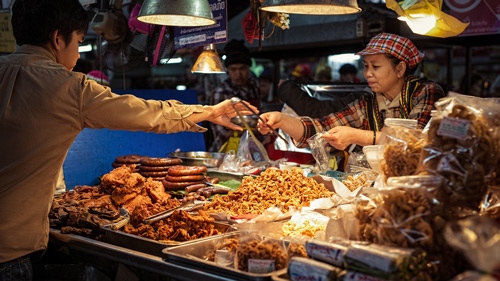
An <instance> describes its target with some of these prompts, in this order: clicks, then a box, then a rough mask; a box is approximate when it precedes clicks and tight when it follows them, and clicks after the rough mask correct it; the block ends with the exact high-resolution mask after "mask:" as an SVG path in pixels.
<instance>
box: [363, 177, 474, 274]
mask: <svg viewBox="0 0 500 281" xmlns="http://www.w3.org/2000/svg"><path fill="white" fill-rule="evenodd" d="M442 180H443V179H442V178H441V177H437V176H429V175H427V176H405V177H392V178H389V180H388V182H387V185H388V187H387V188H385V189H381V190H379V191H372V193H371V194H368V196H369V198H364V199H362V200H361V199H360V200H359V201H358V202H355V205H354V206H355V217H356V218H357V220H358V222H359V227H358V229H359V237H360V238H359V239H360V240H363V241H369V242H373V243H376V244H379V245H385V246H395V247H410V248H421V249H423V250H425V251H426V252H427V253H428V256H429V260H430V261H431V262H432V263H431V264H430V265H432V266H431V268H430V269H429V274H431V276H433V279H440V280H445V279H447V278H450V277H451V276H453V275H455V274H456V273H457V270H458V269H459V268H460V267H461V266H462V265H463V263H464V260H463V259H460V258H454V259H449V257H450V256H454V255H455V254H456V252H455V251H454V250H453V249H452V248H451V247H449V245H448V244H447V243H446V241H445V240H444V237H443V234H442V233H443V228H444V226H445V225H446V222H448V221H451V220H454V219H456V218H457V217H459V216H458V214H457V213H456V212H455V211H454V209H451V208H448V207H447V205H444V204H442V203H441V202H439V201H437V200H436V198H435V197H434V194H435V193H436V190H439V189H441V188H442ZM467 214H468V213H467ZM461 215H462V213H461Z"/></svg>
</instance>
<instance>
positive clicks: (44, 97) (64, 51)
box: [0, 0, 251, 280]
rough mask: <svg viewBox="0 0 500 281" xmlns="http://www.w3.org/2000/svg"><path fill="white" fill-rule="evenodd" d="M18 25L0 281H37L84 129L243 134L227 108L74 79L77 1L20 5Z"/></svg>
mask: <svg viewBox="0 0 500 281" xmlns="http://www.w3.org/2000/svg"><path fill="white" fill-rule="evenodd" d="M12 26H13V30H14V36H15V38H16V43H17V45H18V46H19V47H18V49H17V50H16V51H15V52H14V53H13V54H10V55H7V56H2V57H0V135H1V138H0V155H1V156H0V280H30V279H31V278H32V277H31V272H32V270H31V263H30V260H29V257H30V254H32V253H34V252H37V251H43V250H44V249H45V248H46V247H47V243H48V234H49V220H48V213H49V209H50V205H51V202H52V199H53V196H54V192H55V187H56V181H57V178H58V173H59V169H60V168H61V166H62V164H63V162H64V158H65V156H66V153H67V152H68V149H69V148H70V146H71V144H72V143H73V141H74V140H75V138H76V136H77V135H78V134H79V133H80V131H82V130H83V129H84V128H94V129H98V128H108V129H116V130H130V131H145V132H155V133H175V132H180V131H192V132H204V131H205V130H206V129H205V128H202V127H200V126H198V125H196V123H198V122H201V121H204V120H208V121H210V122H213V123H216V124H220V125H224V126H227V127H229V128H231V129H236V130H238V129H239V130H241V129H242V128H241V127H238V126H235V125H234V124H232V123H231V122H230V118H231V117H234V116H235V115H236V113H235V112H234V109H233V108H232V105H231V102H230V101H229V100H226V101H223V102H221V103H219V104H217V105H214V106H202V105H184V104H182V103H180V102H178V101H175V100H169V101H156V100H143V99H140V98H137V97H135V96H132V95H122V96H121V95H116V94H114V93H112V92H111V89H110V88H108V87H104V86H101V85H99V84H98V83H96V82H95V81H92V80H88V79H87V77H86V76H85V74H83V73H78V72H73V71H71V70H72V69H73V67H74V66H75V64H76V61H77V60H78V58H79V53H78V45H79V43H81V42H82V41H83V37H84V35H85V31H86V30H87V27H88V17H87V12H86V11H85V10H84V9H83V7H82V6H81V4H80V3H79V1H78V0H17V1H15V2H14V4H13V7H12ZM238 107H239V109H240V110H242V112H243V113H244V114H247V115H248V114H251V112H249V111H248V110H246V109H245V108H244V107H243V106H240V105H238ZM3 274H7V275H3ZM2 275H3V276H2Z"/></svg>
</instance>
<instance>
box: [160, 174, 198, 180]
mask: <svg viewBox="0 0 500 281" xmlns="http://www.w3.org/2000/svg"><path fill="white" fill-rule="evenodd" d="M165 179H166V180H167V181H201V180H204V179H205V176H203V175H189V176H171V175H166V176H165Z"/></svg>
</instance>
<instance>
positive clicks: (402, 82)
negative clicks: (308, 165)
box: [258, 33, 444, 150]
mask: <svg viewBox="0 0 500 281" xmlns="http://www.w3.org/2000/svg"><path fill="white" fill-rule="evenodd" d="M357 54H358V55H363V56H364V58H363V64H364V73H363V75H364V77H365V79H366V81H367V83H368V85H369V87H370V88H371V90H372V91H373V92H372V93H371V95H366V96H364V97H362V98H360V99H357V100H355V101H353V102H351V103H350V104H348V105H347V106H346V107H345V108H343V109H342V110H340V111H338V112H333V113H331V114H329V115H327V116H324V117H322V118H315V119H313V118H310V117H292V116H289V115H286V114H283V113H281V112H268V113H264V114H262V115H261V117H262V119H263V121H264V122H265V123H267V125H269V126H271V127H273V128H275V129H278V128H279V129H281V130H283V131H284V132H285V133H287V134H289V135H290V137H291V138H292V139H293V140H294V142H295V145H296V146H297V147H305V146H306V145H307V142H306V141H307V139H309V138H310V137H312V136H313V135H315V134H316V133H318V132H324V131H328V134H325V135H324V136H323V137H324V138H326V139H327V140H328V143H329V144H330V145H331V146H333V147H335V148H336V149H339V150H344V149H346V147H348V146H349V145H350V144H356V145H360V146H365V145H372V144H376V143H377V138H378V137H379V134H378V133H377V132H379V131H380V130H381V129H382V127H383V126H384V120H385V118H405V119H416V120H417V121H418V126H417V128H423V127H424V126H425V125H426V124H427V122H429V119H430V117H431V110H433V109H434V102H435V101H437V100H438V99H440V98H441V97H443V96H444V92H443V89H442V88H441V87H440V86H439V85H438V84H436V83H434V82H432V81H428V80H425V79H422V78H417V77H415V76H413V75H412V73H414V71H415V69H416V66H417V64H418V63H420V62H421V61H422V59H423V53H421V52H419V51H418V49H417V48H416V47H415V45H414V44H413V42H411V41H410V40H409V39H407V38H405V37H401V36H399V35H395V34H390V33H380V34H378V35H376V36H375V37H373V38H372V39H371V40H370V42H369V43H368V45H367V46H366V48H365V49H364V50H362V51H360V52H358V53H357ZM258 127H259V131H260V132H261V133H262V134H267V133H269V131H270V129H269V128H268V127H267V126H265V124H264V123H263V122H261V121H259V125H258Z"/></svg>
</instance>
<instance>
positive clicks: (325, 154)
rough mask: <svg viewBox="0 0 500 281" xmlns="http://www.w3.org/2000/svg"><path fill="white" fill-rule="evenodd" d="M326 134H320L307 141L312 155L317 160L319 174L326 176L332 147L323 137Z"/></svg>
mask: <svg viewBox="0 0 500 281" xmlns="http://www.w3.org/2000/svg"><path fill="white" fill-rule="evenodd" d="M324 134H325V132H320V133H317V134H315V135H314V136H312V137H311V138H309V139H308V140H307V143H308V144H309V148H310V149H311V154H312V156H313V157H314V159H315V160H316V164H317V166H318V169H319V174H325V173H326V171H327V170H328V161H329V160H330V147H331V146H330V145H329V144H328V141H327V140H326V139H324V138H322V136H323V135H324Z"/></svg>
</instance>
